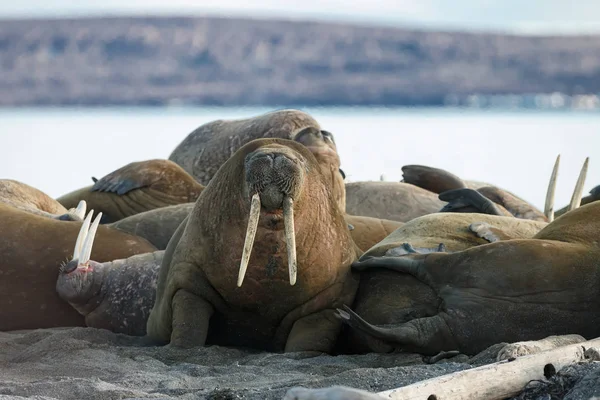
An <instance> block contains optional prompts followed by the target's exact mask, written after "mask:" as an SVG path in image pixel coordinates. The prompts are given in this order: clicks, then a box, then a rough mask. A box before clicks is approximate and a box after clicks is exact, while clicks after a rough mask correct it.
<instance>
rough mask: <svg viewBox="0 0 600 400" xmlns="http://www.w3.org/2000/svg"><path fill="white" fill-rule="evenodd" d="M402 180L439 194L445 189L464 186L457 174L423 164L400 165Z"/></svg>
mask: <svg viewBox="0 0 600 400" xmlns="http://www.w3.org/2000/svg"><path fill="white" fill-rule="evenodd" d="M402 177H403V180H402V182H405V183H410V184H411V185H415V186H418V187H420V188H422V189H425V190H429V191H430V192H433V193H437V194H440V193H442V192H445V191H447V190H453V189H461V188H466V187H467V186H466V185H465V183H464V182H463V181H462V179H460V178H459V177H458V176H456V175H454V174H452V173H450V172H448V171H446V170H443V169H439V168H433V167H427V166H425V165H405V166H403V167H402Z"/></svg>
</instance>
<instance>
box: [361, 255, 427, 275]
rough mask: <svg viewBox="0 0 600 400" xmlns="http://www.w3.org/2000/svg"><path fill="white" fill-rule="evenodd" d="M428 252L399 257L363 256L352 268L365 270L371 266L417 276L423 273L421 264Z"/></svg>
mask: <svg viewBox="0 0 600 400" xmlns="http://www.w3.org/2000/svg"><path fill="white" fill-rule="evenodd" d="M426 256H427V254H409V255H404V256H398V257H372V256H367V257H361V258H360V259H359V260H358V261H355V262H354V263H352V268H354V269H356V270H359V271H364V270H366V269H369V268H386V269H390V270H392V271H396V272H402V273H405V274H410V275H413V276H415V277H416V278H420V277H419V275H421V271H420V268H419V267H420V266H421V265H422V264H423V261H424V259H425V257H426Z"/></svg>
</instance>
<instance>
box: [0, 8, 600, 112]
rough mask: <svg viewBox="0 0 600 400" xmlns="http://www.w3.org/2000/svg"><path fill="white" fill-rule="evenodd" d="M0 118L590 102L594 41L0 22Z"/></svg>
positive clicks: (236, 23)
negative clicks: (64, 112)
mask: <svg viewBox="0 0 600 400" xmlns="http://www.w3.org/2000/svg"><path fill="white" fill-rule="evenodd" d="M0 88H1V90H0V106H24V105H161V104H173V103H175V104H178V103H184V104H187V103H191V104H206V105H308V106H316V105H410V104H414V105H417V104H418V105H438V104H442V103H443V102H444V100H445V99H446V98H447V96H449V95H457V96H463V95H468V94H471V93H478V94H484V95H485V94H525V93H551V92H555V91H558V92H562V93H565V94H577V93H600V36H578V37H573V36H571V37H531V36H511V35H501V34H473V33H457V32H432V31H417V30H407V29H394V28H386V27H363V26H355V25H347V24H333V23H324V22H291V21H272V20H264V21H263V20H251V19H233V18H232V19H226V18H174V17H164V18H162V17H161V18H159V17H156V18H137V17H136V18H90V19H62V20H19V21H15V20H3V21H0Z"/></svg>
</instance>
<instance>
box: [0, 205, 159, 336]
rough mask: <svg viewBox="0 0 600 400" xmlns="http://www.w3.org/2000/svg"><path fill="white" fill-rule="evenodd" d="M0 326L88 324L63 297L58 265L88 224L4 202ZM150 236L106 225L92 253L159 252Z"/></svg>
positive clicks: (99, 256)
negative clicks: (43, 214)
mask: <svg viewBox="0 0 600 400" xmlns="http://www.w3.org/2000/svg"><path fill="white" fill-rule="evenodd" d="M0 220H2V233H3V240H2V241H0V275H2V279H0V304H2V307H1V309H0V330H1V331H10V330H17V329H36V328H51V327H59V326H84V319H83V317H82V316H81V315H80V314H78V313H77V312H76V311H75V310H74V309H73V307H71V306H70V305H69V304H67V303H66V302H65V301H63V300H61V298H60V297H59V296H58V295H57V293H56V291H55V290H54V287H55V285H56V281H57V278H58V275H59V271H58V265H59V264H60V263H61V262H62V261H65V260H67V259H68V257H69V256H70V254H71V251H72V249H73V243H75V241H76V238H77V236H78V231H79V230H80V227H81V226H82V222H78V221H57V220H55V219H51V218H47V217H45V216H41V215H35V214H32V213H30V212H27V211H24V210H20V209H17V208H15V207H11V206H9V205H6V204H3V203H0ZM155 250H156V249H155V248H154V246H152V245H151V244H150V243H148V242H147V241H146V240H144V239H142V238H139V237H136V236H132V235H129V234H126V233H123V232H119V231H116V230H114V229H110V228H107V227H104V226H100V227H99V228H98V233H97V238H96V246H95V249H94V252H93V254H92V256H93V257H94V259H96V260H98V261H107V260H114V259H119V258H127V257H129V256H131V255H134V254H141V253H147V252H152V251H155Z"/></svg>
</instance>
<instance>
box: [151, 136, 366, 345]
mask: <svg viewBox="0 0 600 400" xmlns="http://www.w3.org/2000/svg"><path fill="white" fill-rule="evenodd" d="M331 179H332V177H331V175H329V174H324V173H323V172H322V171H321V169H320V167H319V165H318V162H317V160H316V158H315V156H314V155H313V154H312V153H311V152H310V151H309V150H308V148H307V147H305V146H304V145H302V144H300V143H297V142H294V141H291V140H286V139H257V140H254V141H252V142H250V143H247V144H246V145H244V146H243V147H241V148H240V149H239V150H238V151H237V152H236V153H235V154H234V155H233V156H232V157H231V158H230V159H229V160H227V161H226V162H225V163H224V164H223V165H222V166H221V168H220V169H219V170H218V171H217V173H216V174H215V175H214V177H213V179H212V180H211V181H210V183H209V184H208V185H207V186H206V188H205V189H204V191H203V192H202V193H201V194H200V197H198V200H197V201H196V204H195V206H194V208H193V210H192V212H191V213H190V215H189V217H188V218H187V220H186V221H185V222H183V223H182V224H181V225H180V227H179V228H178V230H177V232H175V234H174V235H173V237H172V239H171V241H170V242H169V245H168V246H167V249H166V251H165V255H164V258H163V262H162V264H161V267H160V270H159V275H158V285H157V291H156V301H155V304H154V307H153V308H152V310H151V312H150V316H149V318H148V323H147V335H148V336H149V337H150V338H151V339H152V340H155V341H157V342H160V343H170V345H173V346H177V347H190V346H202V345H204V344H206V343H213V344H218V345H234V346H247V347H253V348H260V349H264V350H269V351H304V350H314V351H322V352H326V353H327V352H330V351H331V349H332V348H333V346H334V344H335V341H336V339H337V335H338V333H339V330H340V329H341V321H339V320H337V319H336V318H334V317H333V311H334V309H335V308H336V307H340V306H341V305H342V304H351V302H352V299H353V297H354V293H355V291H356V286H357V284H358V281H357V280H356V278H355V276H354V275H353V274H352V273H351V271H350V264H351V263H352V262H353V261H355V260H356V259H357V256H358V255H359V254H360V250H359V249H358V248H357V247H356V245H355V244H354V242H353V241H352V238H351V236H350V231H349V229H348V226H347V223H346V221H345V220H344V215H343V213H342V211H341V210H340V209H339V206H338V203H337V202H336V201H335V199H334V198H333V196H332V195H331V191H330V187H331V186H332V182H331ZM248 210H250V211H249V212H248ZM296 243H298V244H299V245H298V246H296ZM298 266H299V267H300V268H298Z"/></svg>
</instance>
